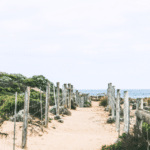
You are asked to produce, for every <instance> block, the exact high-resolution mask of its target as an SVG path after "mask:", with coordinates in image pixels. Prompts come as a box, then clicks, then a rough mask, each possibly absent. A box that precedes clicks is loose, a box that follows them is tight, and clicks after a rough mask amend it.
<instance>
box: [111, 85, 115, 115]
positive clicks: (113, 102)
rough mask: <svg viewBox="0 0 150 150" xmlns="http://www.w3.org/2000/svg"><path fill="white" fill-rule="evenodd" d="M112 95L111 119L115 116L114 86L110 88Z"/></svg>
mask: <svg viewBox="0 0 150 150" xmlns="http://www.w3.org/2000/svg"><path fill="white" fill-rule="evenodd" d="M111 92H112V95H111V100H112V117H114V116H115V86H112V90H111Z"/></svg>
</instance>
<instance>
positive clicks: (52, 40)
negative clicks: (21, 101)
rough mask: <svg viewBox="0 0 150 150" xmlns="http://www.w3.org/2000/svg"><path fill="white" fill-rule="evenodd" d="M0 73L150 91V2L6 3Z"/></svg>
mask: <svg viewBox="0 0 150 150" xmlns="http://www.w3.org/2000/svg"><path fill="white" fill-rule="evenodd" d="M0 71H2V72H7V73H21V74H23V75H25V76H27V77H32V76H33V75H44V76H45V77H46V78H48V79H49V80H50V81H52V82H54V83H55V84H56V82H60V85H61V86H62V84H64V83H71V84H73V85H74V87H75V88H76V89H106V88H107V86H108V83H109V82H112V84H113V85H114V86H115V87H116V88H119V89H150V0H113V1H112V0H76V1H72V0H40V1H39V0H26V1H21V0H13V1H12V0H1V1H0Z"/></svg>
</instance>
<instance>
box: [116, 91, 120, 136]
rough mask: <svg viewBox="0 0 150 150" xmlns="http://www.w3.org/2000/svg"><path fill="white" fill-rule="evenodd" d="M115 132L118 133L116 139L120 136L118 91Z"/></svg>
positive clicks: (118, 94)
mask: <svg viewBox="0 0 150 150" xmlns="http://www.w3.org/2000/svg"><path fill="white" fill-rule="evenodd" d="M116 131H117V132H118V138H119V136H120V89H117V101H116Z"/></svg>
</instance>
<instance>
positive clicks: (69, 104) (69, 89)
mask: <svg viewBox="0 0 150 150" xmlns="http://www.w3.org/2000/svg"><path fill="white" fill-rule="evenodd" d="M68 91H69V102H68V107H69V109H71V84H70V83H68Z"/></svg>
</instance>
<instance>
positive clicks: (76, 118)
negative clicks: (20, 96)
mask: <svg viewBox="0 0 150 150" xmlns="http://www.w3.org/2000/svg"><path fill="white" fill-rule="evenodd" d="M98 105H99V102H92V107H91V108H77V110H71V113H72V115H71V116H65V117H63V119H64V123H59V122H57V121H55V120H52V123H50V124H49V130H47V131H48V133H47V134H44V135H43V136H41V137H29V138H28V142H27V145H28V149H29V150H34V149H36V150H100V148H101V146H102V145H105V144H106V145H107V144H108V145H109V144H112V143H114V141H115V140H116V139H117V135H118V134H117V132H116V131H115V124H113V125H110V124H106V119H107V118H108V112H105V111H104V107H99V106H98ZM54 126H55V127H56V129H53V128H52V127H54Z"/></svg>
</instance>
